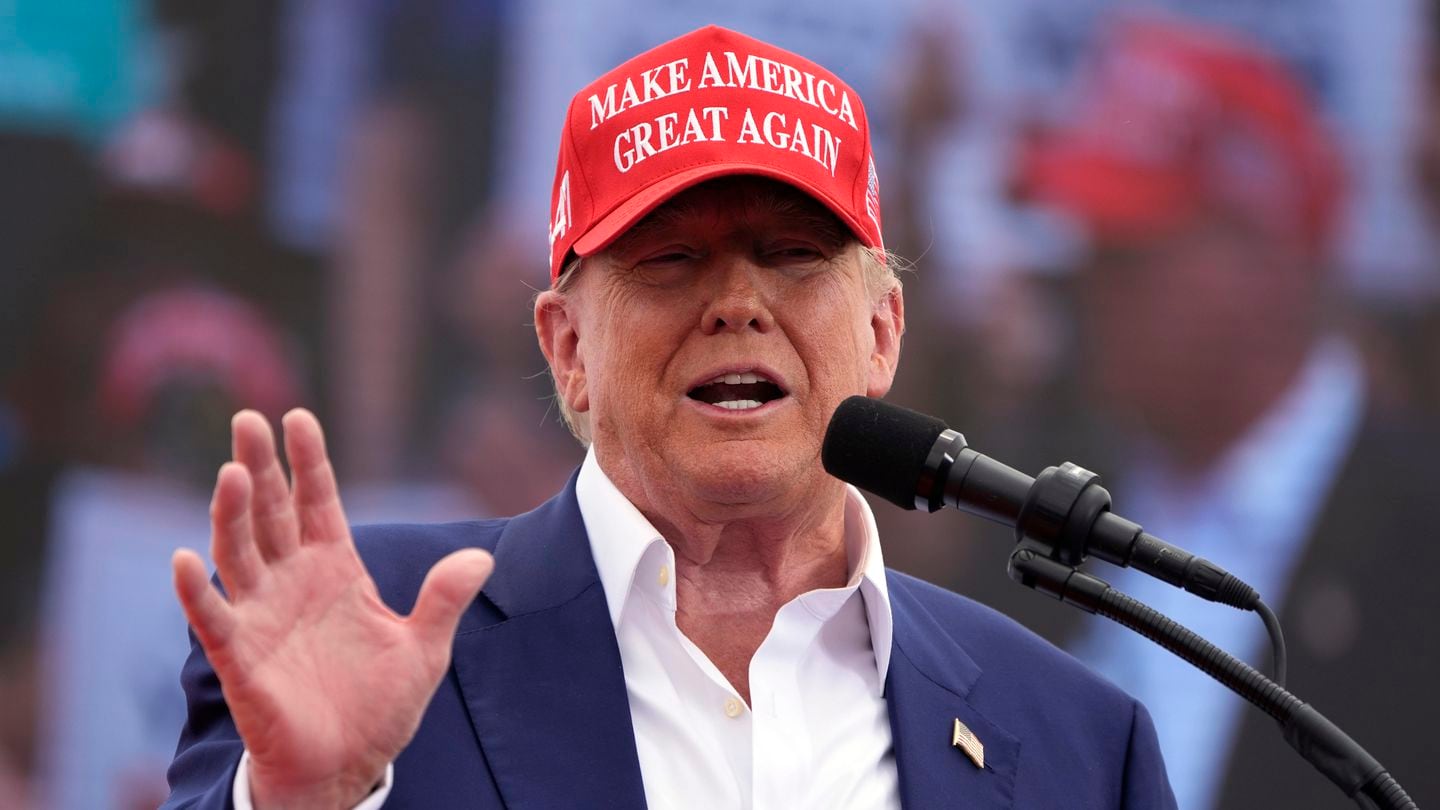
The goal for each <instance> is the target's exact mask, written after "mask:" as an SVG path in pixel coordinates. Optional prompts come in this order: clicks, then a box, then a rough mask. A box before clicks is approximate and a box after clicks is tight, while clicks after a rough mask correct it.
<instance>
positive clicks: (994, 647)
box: [165, 478, 1175, 810]
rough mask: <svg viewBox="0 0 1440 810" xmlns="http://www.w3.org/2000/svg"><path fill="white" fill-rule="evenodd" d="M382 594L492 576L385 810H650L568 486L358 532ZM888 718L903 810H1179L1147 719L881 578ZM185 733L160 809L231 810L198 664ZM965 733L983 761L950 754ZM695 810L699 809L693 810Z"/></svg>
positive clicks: (227, 730)
mask: <svg viewBox="0 0 1440 810" xmlns="http://www.w3.org/2000/svg"><path fill="white" fill-rule="evenodd" d="M355 537H356V542H357V544H358V546H359V548H360V552H361V554H362V556H363V557H364V560H365V564H366V566H367V567H368V568H369V570H370V573H371V575H372V576H373V577H374V578H375V583H376V585H377V586H378V587H379V590H380V594H381V595H382V597H383V598H384V599H385V600H386V602H388V603H389V604H390V605H391V607H393V608H394V609H395V610H397V611H401V612H408V611H409V610H410V609H411V607H412V606H413V604H414V600H415V596H416V594H417V593H418V591H419V588H420V583H421V582H422V580H423V579H424V577H425V574H426V572H427V571H429V569H430V566H431V565H433V564H434V563H435V562H436V561H438V560H439V559H440V558H441V557H443V556H444V555H446V554H448V553H450V552H451V551H455V550H456V549H460V548H464V547H467V546H479V547H481V548H486V549H489V550H490V551H491V552H492V553H494V555H495V562H496V565H495V573H494V575H493V576H492V577H491V579H490V581H489V582H488V583H487V584H486V587H485V589H484V591H483V593H482V595H481V597H480V598H478V599H477V600H476V601H475V602H474V604H472V605H471V606H470V607H469V608H468V610H467V612H466V613H465V615H464V616H463V617H462V619H461V621H460V626H459V629H458V631H457V632H456V635H455V647H454V663H453V664H452V666H451V668H450V670H449V672H448V673H446V675H445V678H444V680H442V681H441V683H440V687H439V689H438V690H437V691H436V693H435V697H434V699H433V700H432V701H431V703H430V706H429V708H428V710H427V711H426V713H425V716H424V719H423V720H422V721H421V724H420V728H419V731H418V732H417V733H416V735H415V738H414V740H412V741H411V743H410V745H409V746H408V747H407V748H406V749H405V750H404V752H402V753H401V754H400V757H399V759H397V760H396V763H395V785H394V789H393V791H392V792H391V794H390V798H389V800H388V801H387V803H386V806H387V807H423V808H450V807H466V808H491V807H505V808H511V810H533V809H534V808H570V807H584V808H599V807H614V808H638V807H644V806H645V793H644V788H643V786H642V784H641V775H640V766H639V763H638V759H637V756H636V753H635V737H634V732H633V730H632V728H631V725H630V706H629V700H628V698H627V696H626V691H625V678H624V674H623V672H622V671H621V665H620V652H619V649H618V647H617V646H616V641H615V632H614V628H613V627H612V625H611V622H610V615H609V612H608V611H607V609H606V603H605V593H604V591H603V589H602V588H601V585H600V579H599V576H598V575H597V573H596V570H595V564H594V560H593V558H592V557H591V553H590V546H589V541H588V539H587V537H586V534H585V527H584V524H583V522H582V520H581V517H580V509H579V505H578V503H577V502H576V499H575V481H574V479H573V478H572V479H571V481H570V484H569V486H567V487H566V489H565V490H564V491H563V492H561V493H560V494H559V495H557V496H556V497H554V498H552V499H551V500H550V501H548V502H546V503H545V504H544V505H542V506H540V507H539V508H538V509H536V510H534V511H532V512H528V513H526V514H524V515H520V516H518V517H515V518H509V519H502V520H488V521H477V522H469V523H452V524H443V525H431V526H415V525H402V526H373V527H365V528H360V529H357V530H356V532H355ZM888 577H889V587H890V600H891V608H892V611H893V613H894V617H895V634H894V650H893V652H892V656H891V660H890V669H889V675H888V676H887V678H886V682H885V697H886V700H887V701H888V703H889V710H890V727H891V730H892V732H893V735H894V746H895V759H896V763H897V766H898V770H899V776H900V795H901V798H902V800H903V802H904V805H905V807H907V808H932V807H951V806H961V807H966V808H974V809H975V810H981V809H982V808H983V810H991V809H992V808H993V810H1000V808H1011V807H1014V808H1066V810H1082V809H1083V808H1120V807H1123V808H1137V809H1143V810H1152V809H1154V808H1173V807H1174V806H1175V801H1174V798H1173V797H1172V796H1171V793H1170V786H1169V783H1168V782H1167V781H1166V778H1165V767H1164V764H1163V762H1162V761H1161V758H1160V752H1159V749H1158V747H1157V745H1156V741H1155V733H1154V730H1153V728H1152V727H1151V724H1150V718H1149V715H1148V714H1146V712H1145V709H1144V707H1142V706H1141V705H1140V704H1139V703H1137V702H1136V701H1135V700H1134V699H1132V698H1130V697H1129V696H1127V695H1125V694H1124V693H1122V692H1120V691H1119V690H1118V689H1117V688H1115V687H1114V686H1111V685H1110V684H1108V683H1107V682H1105V681H1103V680H1101V679H1100V678H1099V677H1097V676H1096V675H1094V674H1092V673H1091V672H1090V671H1089V670H1088V669H1086V668H1085V667H1084V666H1082V665H1081V664H1079V663H1077V662H1076V661H1075V660H1074V659H1072V658H1070V657H1068V656H1067V655H1065V654H1064V653H1061V652H1060V651H1058V650H1057V649H1055V648H1054V647H1052V646H1051V645H1050V644H1049V643H1047V642H1045V641H1043V640H1041V639H1039V638H1038V637H1036V636H1034V635H1033V634H1031V633H1030V632H1029V631H1028V630H1025V629H1024V628H1022V627H1020V626H1019V625H1018V624H1016V623H1014V622H1013V621H1011V620H1010V619H1008V618H1006V617H1004V616H1002V615H1000V614H998V613H996V612H994V611H992V610H990V609H988V608H985V607H982V606H980V605H979V604H977V603H975V602H972V601H970V600H968V599H965V598H964V597H961V596H957V595H955V594H953V593H950V592H948V591H944V590H941V589H939V588H937V587H935V586H933V585H929V584H927V583H924V582H921V581H919V580H917V579H914V578H912V577H909V576H906V575H904V574H899V573H896V572H893V571H891V572H889V573H888ZM192 645H193V649H192V652H191V655H190V658H189V660H188V661H187V662H186V664H185V668H184V670H183V672H182V674H181V679H182V682H183V685H184V688H185V694H186V697H187V700H188V704H189V717H188V719H187V721H186V724H185V727H184V729H183V732H182V734H181V738H180V745H179V749H178V751H177V752H176V755H175V761H174V763H173V764H172V765H171V767H170V774H169V776H170V786H171V791H172V793H171V797H170V800H169V802H167V803H166V805H165V807H167V808H169V807H176V808H178V807H205V808H223V807H229V806H230V795H231V784H232V782H233V781H234V777H235V769H236V766H237V765H238V764H239V761H240V754H241V751H242V745H241V742H240V740H239V738H238V736H237V735H236V733H235V726H234V724H233V722H232V721H231V719H230V715H229V712H228V711H227V709H226V707H225V702H224V698H223V697H222V695H221V693H220V685H219V681H218V680H217V679H216V677H215V673H214V671H213V670H211V668H210V666H209V664H208V662H207V661H206V660H205V656H204V653H203V652H202V651H201V649H200V647H199V646H198V644H194V642H193V638H192ZM956 718H959V719H960V720H961V721H962V722H964V723H965V724H966V725H967V726H969V728H970V730H971V731H972V732H973V733H974V734H975V736H976V737H978V738H979V739H980V741H981V742H982V743H983V744H984V746H985V767H984V768H983V769H982V768H977V767H976V766H975V765H974V764H973V763H972V762H971V761H970V760H969V759H968V758H967V757H966V756H965V754H963V753H962V752H961V751H960V750H959V749H957V748H953V747H951V744H950V743H951V733H952V729H953V726H954V721H955V719H956ZM701 798H703V797H697V799H701Z"/></svg>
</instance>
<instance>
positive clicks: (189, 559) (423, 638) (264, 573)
mask: <svg viewBox="0 0 1440 810" xmlns="http://www.w3.org/2000/svg"><path fill="white" fill-rule="evenodd" d="M283 424H284V433H285V452H286V455H287V457H288V459H289V461H290V469H291V478H292V480H291V481H290V482H287V481H286V479H285V474H284V471H283V470H282V468H281V466H280V462H279V459H278V458H277V457H276V451H275V438H274V434H273V433H272V431H271V429H270V425H269V424H268V423H267V422H266V421H265V419H264V417H262V416H261V415H260V414H258V413H255V412H254V411H242V412H241V413H239V414H236V416H235V419H234V421H233V422H232V431H233V445H234V458H235V460H234V461H232V462H229V463H226V464H225V465H223V466H222V467H221V468H220V474H219V477H218V478H217V480H216V483H215V496H214V499H213V500H212V501H211V505H210V519H211V528H212V535H211V556H212V557H213V558H214V560H215V567H216V569H217V571H218V573H219V575H220V581H221V583H222V584H223V585H224V586H225V593H226V594H227V595H228V599H227V597H226V596H225V595H222V594H221V593H220V592H219V591H218V590H216V589H215V588H214V587H213V586H212V585H211V584H210V581H209V577H208V576H207V574H206V571H205V564H204V562H203V561H202V560H201V559H200V557H199V555H197V554H196V553H195V552H193V551H189V550H187V549H181V550H179V551H176V552H175V556H174V558H173V560H172V565H173V567H174V574H175V591H176V593H177V594H178V595H179V598H180V604H181V605H182V607H184V609H185V615H186V617H187V618H188V619H189V620H190V624H191V626H192V627H193V628H194V629H195V634H196V636H197V637H198V638H199V640H200V644H201V646H202V647H204V649H205V654H206V656H207V657H208V658H209V660H210V664H211V666H212V667H213V668H214V669H215V673H216V675H218V676H219V678H220V685H221V688H222V690H223V691H224V694H225V701H226V704H227V705H228V706H229V708H230V713H231V715H232V716H233V717H234V720H235V726H236V728H237V729H238V730H239V732H240V736H241V738H242V739H243V740H244V742H245V747H246V749H247V750H248V751H249V752H250V759H251V763H250V767H251V770H250V788H251V796H252V800H253V801H254V803H255V806H256V808H270V807H313V808H323V807H350V806H353V805H354V804H357V803H358V802H359V801H360V800H362V799H363V798H364V797H365V796H366V795H367V794H368V793H369V792H370V791H371V789H372V788H373V787H374V786H375V785H376V784H377V783H378V782H379V781H380V779H381V777H382V776H383V775H384V772H385V767H386V765H387V764H388V763H389V762H391V761H393V760H394V759H395V757H396V755H398V754H399V753H400V751H401V750H402V749H403V748H404V747H405V745H406V744H407V743H409V741H410V739H411V737H413V736H414V734H415V730H416V728H417V727H418V726H419V723H420V718H421V716H422V715H423V714H424V712H425V707H426V706H427V705H428V704H429V702H430V698H431V697H432V696H433V695H434V693H435V689H436V687H437V686H438V684H439V682H440V678H441V677H442V676H443V675H444V673H445V670H446V668H447V667H448V666H449V664H450V646H451V642H452V636H453V635H454V632H455V626H456V624H457V622H458V621H459V618H460V614H461V613H462V612H463V611H464V609H465V607H466V606H467V605H469V604H470V602H471V601H472V600H473V599H474V598H475V595H476V593H477V592H478V591H479V589H480V587H481V585H483V584H484V582H485V579H486V577H488V576H489V575H490V571H491V569H492V567H493V561H492V560H491V558H490V555H489V554H487V553H486V552H484V551H481V550H479V549H467V550H464V551H457V552H455V553H453V554H451V555H449V556H447V557H445V558H444V559H442V560H441V561H440V562H438V563H436V564H435V567H434V568H432V569H431V570H430V573H429V574H428V575H427V576H426V578H425V583H424V584H423V585H422V586H421V589H420V594H419V598H418V599H417V600H416V603H415V609H414V611H412V612H411V614H410V615H409V616H408V617H405V616H399V615H397V614H395V613H394V612H392V611H391V610H390V609H389V608H388V607H386V606H385V604H384V603H383V602H382V601H381V600H380V597H379V594H378V593H377V591H376V589H375V583H374V582H373V581H372V580H371V579H370V576H369V574H368V573H366V571H365V567H364V565H363V564H362V563H361V561H360V557H359V555H358V554H357V553H356V551H355V544H354V542H353V541H352V540H351V537H350V530H349V527H348V524H347V523H346V520H345V513H344V510H343V509H342V508H341V505H340V498H339V494H338V492H337V491H336V486H335V476H334V472H333V470H332V468H331V466H330V462H329V459H328V458H327V456H326V453H325V441H324V437H323V435H322V433H321V430H320V424H319V422H318V421H317V420H316V419H315V417H314V416H313V415H312V414H310V413H309V412H308V411H304V410H294V411H291V412H290V413H288V414H286V415H285V418H284V420H283Z"/></svg>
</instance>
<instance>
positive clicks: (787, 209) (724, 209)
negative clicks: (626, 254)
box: [611, 176, 858, 251]
mask: <svg viewBox="0 0 1440 810" xmlns="http://www.w3.org/2000/svg"><path fill="white" fill-rule="evenodd" d="M685 227H706V228H711V229H723V228H728V229H730V230H733V231H735V232H736V233H757V232H763V231H767V230H774V231H782V230H783V231H789V232H792V233H795V232H800V233H804V234H806V235H808V236H810V237H811V238H814V239H816V240H817V241H818V242H820V243H821V244H822V245H824V246H826V247H829V248H840V247H843V246H844V245H846V244H847V243H849V242H855V241H858V239H857V237H856V236H855V234H854V233H853V232H852V231H851V230H850V229H849V228H848V227H846V226H845V224H844V223H842V222H841V221H840V219H839V217H837V216H835V214H833V213H832V212H831V211H830V209H829V208H827V207H826V206H825V205H823V204H821V203H820V202H819V201H818V200H816V199H815V198H814V197H811V196H810V195H809V194H806V193H805V192H803V191H801V190H799V189H797V188H795V187H794V186H791V185H789V184H787V183H782V182H779V181H776V180H770V179H768V178H764V177H752V176H731V177H721V178H717V179H714V180H709V181H707V182H704V183H700V184H698V185H695V186H692V187H690V188H688V189H686V190H684V191H682V192H680V193H679V194H676V195H675V196H674V197H671V198H670V199H669V200H667V201H665V202H664V203H663V204H661V205H660V206H659V207H658V208H656V209H655V210H654V211H651V212H650V213H649V214H647V215H646V216H645V217H644V218H643V219H641V220H640V221H639V222H637V223H635V224H634V225H633V226H631V227H630V228H629V230H627V231H626V232H625V233H624V234H622V235H621V236H620V237H619V238H618V239H616V240H615V242H614V243H613V244H612V245H611V249H612V250H618V251H624V250H625V249H626V248H627V247H630V246H633V245H634V244H635V243H636V242H638V241H641V240H644V239H645V238H647V237H650V236H654V235H656V234H658V233H661V232H669V231H673V230H678V229H682V228H685Z"/></svg>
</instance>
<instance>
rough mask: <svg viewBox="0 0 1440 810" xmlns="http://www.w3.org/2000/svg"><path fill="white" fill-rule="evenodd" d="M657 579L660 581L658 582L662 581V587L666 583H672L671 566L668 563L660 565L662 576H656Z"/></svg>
mask: <svg viewBox="0 0 1440 810" xmlns="http://www.w3.org/2000/svg"><path fill="white" fill-rule="evenodd" d="M655 581H656V582H658V583H660V587H662V588H663V587H665V586H666V585H669V584H670V566H668V565H662V566H660V576H658V577H656V578H655Z"/></svg>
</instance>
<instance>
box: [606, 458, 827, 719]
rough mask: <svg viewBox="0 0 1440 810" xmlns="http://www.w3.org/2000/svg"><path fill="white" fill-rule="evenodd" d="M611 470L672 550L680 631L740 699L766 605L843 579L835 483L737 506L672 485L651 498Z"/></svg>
mask: <svg viewBox="0 0 1440 810" xmlns="http://www.w3.org/2000/svg"><path fill="white" fill-rule="evenodd" d="M617 472H619V473H620V474H619V475H615V474H612V473H609V471H608V470H607V474H610V475H611V479H612V480H613V481H614V482H615V485H616V487H617V488H619V489H620V491H621V492H622V493H623V494H624V495H625V496H626V498H628V499H629V500H630V502H631V503H633V504H635V506H636V507H637V508H638V509H639V510H640V512H641V513H642V514H644V515H645V517H646V518H647V519H648V520H649V521H650V523H651V524H652V525H653V526H654V527H655V528H656V530H658V531H659V532H660V533H661V535H662V536H663V537H664V538H665V540H666V542H668V543H669V544H670V546H671V548H673V549H674V551H675V577H676V581H675V598H676V616H675V621H676V623H677V624H678V625H679V628H680V631H681V632H682V633H684V634H685V635H686V637H687V638H689V639H690V640H691V641H692V642H694V644H695V645H696V646H697V647H699V648H700V649H701V650H702V651H704V652H705V654H706V656H707V657H709V658H710V660H711V662H713V663H714V664H715V666H716V667H717V668H718V669H719V670H720V671H721V673H723V674H724V675H725V676H726V678H728V679H729V681H730V684H731V686H733V687H734V688H735V689H736V691H737V692H738V693H739V694H740V695H741V696H742V697H743V698H744V699H745V700H746V701H747V702H748V701H749V700H750V687H749V682H750V676H749V671H750V660H751V659H752V658H753V657H754V655H755V652H756V650H758V649H759V648H760V644H761V642H763V641H764V640H765V637H766V636H767V635H768V634H769V632H770V627H771V625H772V624H773V623H774V621H775V614H776V613H777V612H779V610H780V608H781V607H783V606H784V605H785V604H786V603H788V602H789V601H791V600H792V599H794V598H795V597H797V596H799V595H800V594H803V593H806V592H808V591H812V590H816V589H820V588H839V587H843V586H844V585H845V583H846V581H847V579H848V571H849V560H848V554H847V551H846V548H845V488H844V485H843V484H841V483H840V482H839V481H836V480H834V479H833V478H829V477H828V476H825V477H823V478H824V480H823V482H821V483H820V484H819V485H818V486H815V487H808V486H807V487H803V488H802V487H795V488H793V489H794V491H793V492H792V493H785V494H781V495H779V496H777V497H776V498H774V499H773V500H772V501H771V502H770V503H769V504H767V505H766V506H764V507H758V506H749V507H743V508H737V507H736V506H734V505H726V504H711V503H701V504H691V503H687V501H686V499H685V498H684V497H677V493H675V492H672V491H667V492H666V493H665V496H666V497H663V498H662V497H653V498H652V497H649V495H650V494H651V493H649V492H648V491H647V488H646V487H644V486H643V485H639V482H638V481H635V480H633V479H631V480H627V479H628V478H629V477H628V476H626V475H625V474H624V472H622V471H617ZM667 489H668V488H667ZM657 494H658V493H657ZM787 496H788V497H787ZM660 503H664V504H665V505H666V506H665V508H659V507H658V506H657V504H660ZM736 513H739V514H736Z"/></svg>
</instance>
